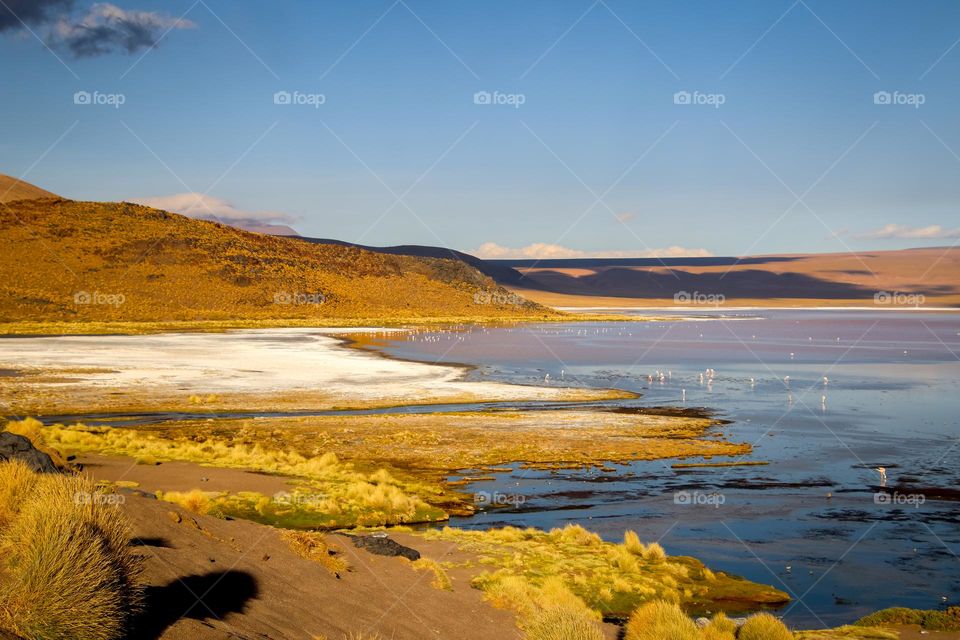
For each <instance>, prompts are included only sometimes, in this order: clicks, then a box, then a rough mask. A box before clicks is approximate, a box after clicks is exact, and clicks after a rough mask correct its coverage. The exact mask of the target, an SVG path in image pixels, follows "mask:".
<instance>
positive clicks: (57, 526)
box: [0, 463, 142, 640]
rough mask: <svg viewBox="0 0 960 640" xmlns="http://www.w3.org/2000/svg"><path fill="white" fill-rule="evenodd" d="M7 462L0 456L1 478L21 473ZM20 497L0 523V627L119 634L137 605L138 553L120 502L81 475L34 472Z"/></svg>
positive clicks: (66, 637) (27, 634) (88, 636)
mask: <svg viewBox="0 0 960 640" xmlns="http://www.w3.org/2000/svg"><path fill="white" fill-rule="evenodd" d="M10 465H11V463H0V477H4V478H9V477H12V476H16V477H21V475H22V472H21V471H17V470H14V471H11V470H10V469H8V468H6V467H8V466H10ZM21 484H22V485H23V484H24V483H21ZM18 496H19V497H18V498H17V504H16V505H15V507H14V509H12V510H11V511H10V512H11V513H13V516H12V518H11V519H10V520H8V521H7V522H6V523H5V524H4V525H3V526H2V528H0V549H2V553H0V558H2V559H0V572H2V573H3V575H4V580H3V581H2V582H0V629H3V630H6V631H9V632H10V633H12V634H14V635H16V636H18V637H22V638H29V639H30V640H73V639H79V640H116V639H118V638H120V637H122V636H123V633H124V630H125V628H126V626H127V624H128V623H129V622H130V620H131V619H132V618H133V616H134V615H135V614H136V613H137V612H138V610H139V608H140V606H141V601H142V589H141V588H140V587H139V586H138V584H137V577H138V575H139V573H140V567H141V561H142V559H141V558H140V557H139V556H137V555H136V554H134V553H133V552H132V550H131V548H130V547H129V546H128V541H129V531H128V529H127V526H126V522H125V519H124V518H123V514H122V513H120V511H119V507H118V506H117V505H116V504H115V502H114V501H110V500H106V499H103V495H102V494H100V493H98V492H97V489H96V486H95V485H94V483H93V481H92V480H90V479H88V478H85V477H81V476H66V475H52V474H51V475H41V474H38V475H36V477H35V478H34V479H33V482H32V487H31V488H30V489H29V490H26V491H23V492H20V493H18Z"/></svg>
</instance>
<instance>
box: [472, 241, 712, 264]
mask: <svg viewBox="0 0 960 640" xmlns="http://www.w3.org/2000/svg"><path fill="white" fill-rule="evenodd" d="M469 253H472V254H473V255H475V256H477V257H478V258H485V259H489V260H516V259H521V260H522V259H526V260H552V259H568V258H689V257H697V258H708V257H710V256H712V255H713V254H712V253H710V252H709V251H707V250H706V249H689V248H686V247H678V246H673V247H665V248H662V249H650V250H645V251H581V250H579V249H571V248H569V247H564V246H562V245H558V244H547V243H544V242H535V243H533V244H530V245H527V246H526V247H521V248H518V249H513V248H510V247H504V246H501V245H499V244H497V243H496V242H484V243H483V244H482V245H480V246H479V247H478V248H477V249H476V250H474V251H470V252H469Z"/></svg>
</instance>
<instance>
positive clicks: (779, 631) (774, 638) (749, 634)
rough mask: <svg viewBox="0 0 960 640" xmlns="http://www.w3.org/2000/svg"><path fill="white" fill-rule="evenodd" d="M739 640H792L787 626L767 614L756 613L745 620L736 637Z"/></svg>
mask: <svg viewBox="0 0 960 640" xmlns="http://www.w3.org/2000/svg"><path fill="white" fill-rule="evenodd" d="M737 638H739V639H740V640H793V634H792V633H790V630H789V629H787V625H785V624H783V623H782V622H780V620H779V619H777V618H775V617H773V616H772V615H770V614H769V613H758V614H756V615H752V616H750V617H749V618H747V621H746V622H744V623H743V626H742V627H740V633H739V635H738V636H737Z"/></svg>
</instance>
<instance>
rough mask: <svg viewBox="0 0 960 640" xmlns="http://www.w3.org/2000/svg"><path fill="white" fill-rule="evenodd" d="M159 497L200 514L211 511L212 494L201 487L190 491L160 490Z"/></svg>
mask: <svg viewBox="0 0 960 640" xmlns="http://www.w3.org/2000/svg"><path fill="white" fill-rule="evenodd" d="M157 498H159V499H160V500H163V501H165V502H172V503H173V504H178V505H180V506H181V507H183V508H184V509H186V510H187V511H192V512H193V513H196V514H199V515H206V514H208V513H210V507H211V506H212V505H211V501H210V496H209V495H207V494H206V493H204V492H203V491H201V490H200V489H191V490H190V491H186V492H183V491H158V492H157Z"/></svg>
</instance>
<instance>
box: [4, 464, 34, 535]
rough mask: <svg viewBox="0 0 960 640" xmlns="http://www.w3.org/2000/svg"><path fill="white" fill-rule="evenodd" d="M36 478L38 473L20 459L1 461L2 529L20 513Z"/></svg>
mask: <svg viewBox="0 0 960 640" xmlns="http://www.w3.org/2000/svg"><path fill="white" fill-rule="evenodd" d="M36 480H37V474H35V473H34V472H33V471H32V470H31V469H30V467H28V466H27V465H26V463H24V462H21V461H20V460H12V461H10V462H4V463H0V530H3V528H4V527H6V526H7V525H8V524H9V523H10V522H11V521H12V520H13V519H14V518H15V517H16V515H17V513H19V511H20V507H21V505H22V504H23V501H24V498H25V497H26V495H27V494H28V493H29V492H30V491H32V490H33V486H34V484H35V483H36Z"/></svg>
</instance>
